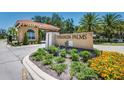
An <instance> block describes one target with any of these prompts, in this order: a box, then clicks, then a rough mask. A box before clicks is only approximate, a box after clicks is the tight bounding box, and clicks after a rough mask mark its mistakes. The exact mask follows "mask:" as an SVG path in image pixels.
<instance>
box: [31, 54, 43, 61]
mask: <svg viewBox="0 0 124 93" xmlns="http://www.w3.org/2000/svg"><path fill="white" fill-rule="evenodd" d="M32 59H33V60H35V61H42V60H43V59H44V56H42V55H35V56H34V55H33V56H32Z"/></svg>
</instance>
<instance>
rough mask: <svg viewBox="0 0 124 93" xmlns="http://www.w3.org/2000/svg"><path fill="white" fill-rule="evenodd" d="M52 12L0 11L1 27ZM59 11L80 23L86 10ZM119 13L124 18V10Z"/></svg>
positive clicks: (76, 23) (102, 13)
mask: <svg viewBox="0 0 124 93" xmlns="http://www.w3.org/2000/svg"><path fill="white" fill-rule="evenodd" d="M52 13H53V12H0V28H3V29H8V27H11V26H13V25H14V23H15V22H16V20H24V19H31V18H32V17H34V16H35V15H40V16H52ZM58 13H59V14H60V15H61V16H63V17H64V18H65V19H67V18H73V20H74V24H75V25H78V24H79V20H80V18H81V17H82V16H83V15H84V14H85V13H86V12H58ZM97 14H98V15H100V16H103V15H104V14H106V12H98V13H97ZM118 14H121V15H122V18H124V13H123V12H119V13H118Z"/></svg>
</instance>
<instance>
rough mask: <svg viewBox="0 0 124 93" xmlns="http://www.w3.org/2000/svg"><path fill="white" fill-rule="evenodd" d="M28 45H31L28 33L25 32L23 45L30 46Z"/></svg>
mask: <svg viewBox="0 0 124 93" xmlns="http://www.w3.org/2000/svg"><path fill="white" fill-rule="evenodd" d="M28 44H29V41H28V35H27V32H25V34H24V40H23V45H28Z"/></svg>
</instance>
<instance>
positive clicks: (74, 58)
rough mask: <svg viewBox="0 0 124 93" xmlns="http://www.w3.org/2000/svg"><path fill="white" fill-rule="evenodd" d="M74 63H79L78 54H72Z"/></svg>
mask: <svg viewBox="0 0 124 93" xmlns="http://www.w3.org/2000/svg"><path fill="white" fill-rule="evenodd" d="M71 58H72V61H79V55H78V54H77V53H72V54H71Z"/></svg>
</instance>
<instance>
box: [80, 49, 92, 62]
mask: <svg viewBox="0 0 124 93" xmlns="http://www.w3.org/2000/svg"><path fill="white" fill-rule="evenodd" d="M80 56H81V57H83V61H85V62H87V61H88V59H89V58H91V53H90V52H89V51H82V52H80Z"/></svg>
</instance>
